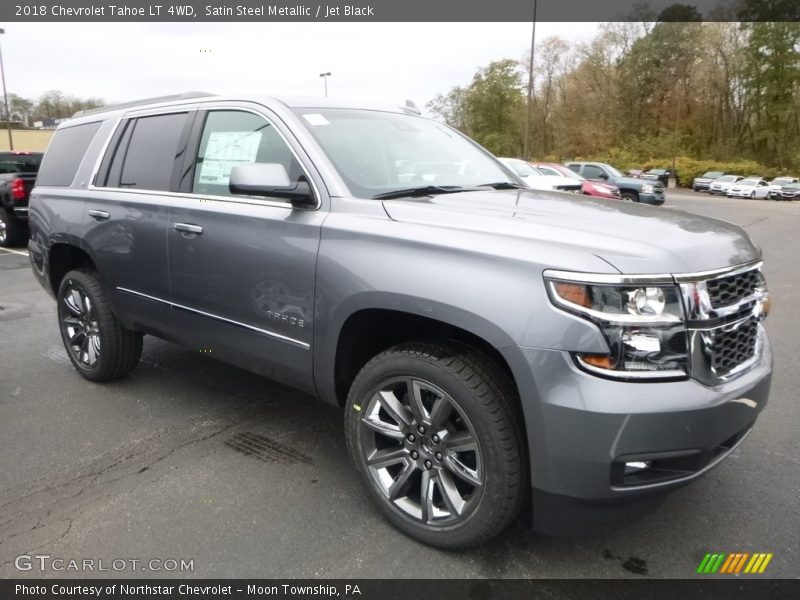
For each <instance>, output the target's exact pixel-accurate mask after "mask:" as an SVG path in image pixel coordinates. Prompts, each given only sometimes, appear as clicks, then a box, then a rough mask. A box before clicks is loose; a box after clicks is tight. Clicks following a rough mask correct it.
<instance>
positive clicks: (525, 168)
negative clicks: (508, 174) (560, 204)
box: [498, 158, 581, 194]
mask: <svg viewBox="0 0 800 600" xmlns="http://www.w3.org/2000/svg"><path fill="white" fill-rule="evenodd" d="M498 160H499V161H500V162H501V163H503V164H504V165H505V166H507V167H508V168H509V169H511V170H512V171H514V173H516V174H517V176H518V177H519V178H520V179H522V181H523V182H524V183H525V185H527V186H528V187H529V188H532V189H534V190H556V191H560V192H575V193H578V194H579V193H580V192H581V182H580V181H578V180H577V179H572V178H571V177H562V176H561V175H545V174H544V173H542V172H541V171H539V170H538V169H536V168H535V167H533V166H532V165H531V164H530V163H527V162H526V161H524V160H521V159H519V158H500V159H498Z"/></svg>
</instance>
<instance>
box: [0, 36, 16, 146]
mask: <svg viewBox="0 0 800 600" xmlns="http://www.w3.org/2000/svg"><path fill="white" fill-rule="evenodd" d="M5 32H6V30H5V29H0V35H3V34H4V33H5ZM0 78H2V80H3V100H4V101H5V105H6V129H8V149H9V150H13V149H14V139H13V138H12V137H11V113H10V112H9V110H8V94H7V93H6V69H5V67H4V66H3V50H2V48H0Z"/></svg>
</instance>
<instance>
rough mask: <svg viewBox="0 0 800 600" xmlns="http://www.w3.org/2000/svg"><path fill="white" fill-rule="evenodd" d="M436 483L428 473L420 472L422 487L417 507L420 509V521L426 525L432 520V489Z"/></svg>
mask: <svg viewBox="0 0 800 600" xmlns="http://www.w3.org/2000/svg"><path fill="white" fill-rule="evenodd" d="M435 483H436V482H435V481H434V479H433V478H432V477H431V472H430V471H423V472H422V485H420V490H419V506H420V508H421V509H422V521H423V522H424V523H427V522H428V521H430V520H431V519H432V518H433V489H434V484H435Z"/></svg>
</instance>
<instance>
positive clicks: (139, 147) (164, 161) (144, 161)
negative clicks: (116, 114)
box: [112, 113, 186, 191]
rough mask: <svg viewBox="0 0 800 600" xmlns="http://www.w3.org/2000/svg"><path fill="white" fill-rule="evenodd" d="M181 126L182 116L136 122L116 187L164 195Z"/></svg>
mask: <svg viewBox="0 0 800 600" xmlns="http://www.w3.org/2000/svg"><path fill="white" fill-rule="evenodd" d="M185 123H186V113H178V114H168V115H156V116H153V117H141V118H139V119H137V120H136V123H135V124H134V128H133V133H132V134H131V141H130V143H129V144H128V149H127V152H126V153H125V163H124V164H123V166H122V174H121V176H120V181H119V187H123V188H132V189H139V190H156V191H168V190H169V188H170V183H171V181H172V170H173V166H174V165H175V155H176V153H177V151H178V142H179V140H180V137H181V133H182V132H183V126H184V125H185ZM112 168H113V167H112Z"/></svg>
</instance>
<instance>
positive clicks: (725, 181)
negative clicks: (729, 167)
mask: <svg viewBox="0 0 800 600" xmlns="http://www.w3.org/2000/svg"><path fill="white" fill-rule="evenodd" d="M742 179H744V177H742V176H741V175H723V176H722V177H718V178H717V179H715V180H714V181H712V182H711V185H709V186H708V191H709V193H710V194H712V195H714V194H726V193H727V192H728V188H729V187H731V186H732V185H733V184H734V183H738V182H740V181H741V180H742Z"/></svg>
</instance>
